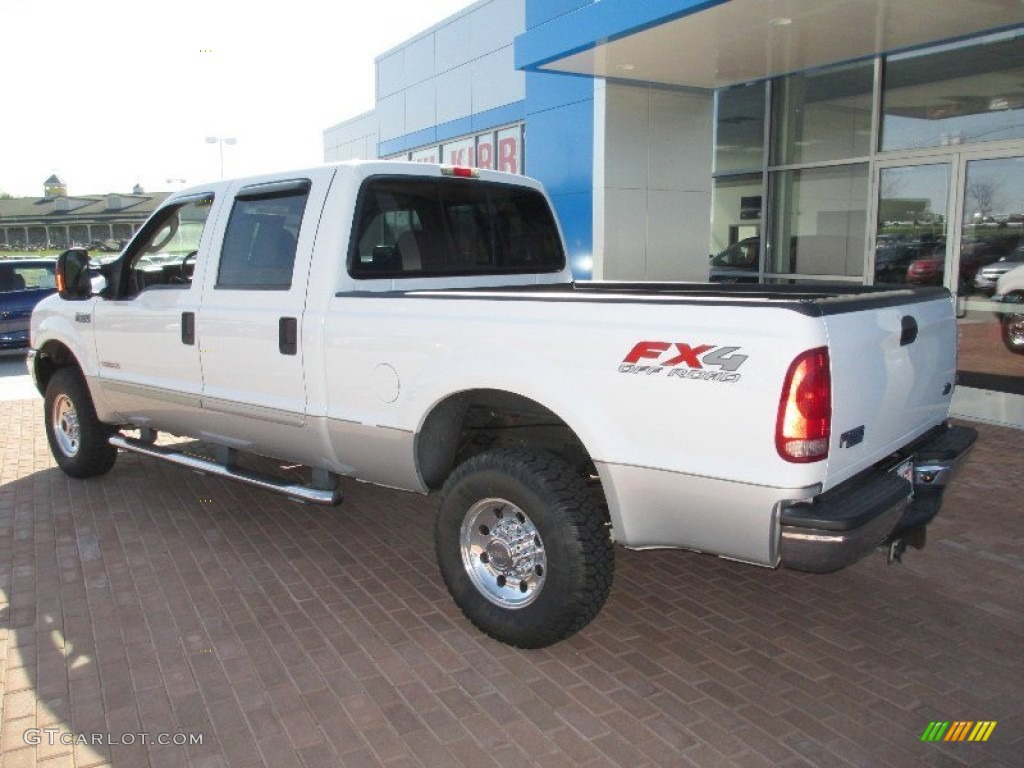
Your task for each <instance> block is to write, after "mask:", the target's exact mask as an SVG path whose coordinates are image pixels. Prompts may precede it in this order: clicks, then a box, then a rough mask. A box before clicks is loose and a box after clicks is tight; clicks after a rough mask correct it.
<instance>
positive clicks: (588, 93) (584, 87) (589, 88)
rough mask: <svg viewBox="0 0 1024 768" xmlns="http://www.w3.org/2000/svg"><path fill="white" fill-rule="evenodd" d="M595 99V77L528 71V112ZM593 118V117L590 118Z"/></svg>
mask: <svg viewBox="0 0 1024 768" xmlns="http://www.w3.org/2000/svg"><path fill="white" fill-rule="evenodd" d="M593 100H594V79H593V78H592V77H577V76H576V75H561V74H556V73H547V72H527V73H526V114H527V116H528V117H529V116H530V115H535V114H537V113H538V112H543V111H545V110H547V109H554V108H556V107H563V106H565V105H566V104H572V103H574V102H581V101H589V102H593ZM590 119H591V120H593V117H591V118H590Z"/></svg>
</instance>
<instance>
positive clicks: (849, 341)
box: [28, 161, 976, 647]
mask: <svg viewBox="0 0 1024 768" xmlns="http://www.w3.org/2000/svg"><path fill="white" fill-rule="evenodd" d="M56 278H57V283H58V288H59V293H58V295H56V296H53V297H51V298H49V299H46V300H45V301H43V302H42V303H41V304H40V305H39V306H38V307H37V308H36V310H35V313H34V315H33V318H32V337H31V338H32V351H31V354H30V357H29V361H28V365H29V369H30V370H31V372H32V374H33V376H34V380H35V382H36V385H37V387H38V388H39V391H40V392H41V393H43V394H44V398H45V419H46V431H47V436H48V439H49V442H50V446H51V448H52V451H53V455H54V457H55V459H56V461H57V464H58V465H59V466H60V467H61V468H62V469H63V470H64V471H65V472H66V473H68V474H69V475H71V476H73V477H89V476H95V475H100V474H102V473H104V472H107V471H108V470H110V469H111V468H112V467H113V465H114V462H115V459H116V457H117V455H118V451H119V450H124V451H135V452H138V453H142V454H145V455H148V456H152V457H154V458H159V459H165V460H168V461H171V462H175V463H177V464H180V465H183V466H185V467H190V468H193V469H198V470H200V471H204V472H208V473H213V474H217V475H222V476H227V477H232V478H235V479H238V480H241V481H244V482H248V483H253V484H256V485H259V486H261V487H264V488H267V489H270V490H277V491H281V492H283V493H285V494H287V495H289V496H292V497H294V498H297V499H301V500H305V501H307V502H316V503H325V504H334V503H337V502H339V501H340V498H341V490H340V489H341V485H340V483H339V477H341V476H343V477H349V478H355V479H356V480H361V481H367V482H372V483H379V484H382V485H386V486H391V487H395V488H399V489H405V490H408V491H415V492H419V493H427V492H428V491H431V490H434V489H439V490H440V503H439V509H438V513H437V517H436V521H435V523H434V526H435V542H436V553H437V560H438V564H439V567H440V570H441V574H442V576H443V578H444V580H445V582H446V583H447V585H448V588H449V591H450V592H451V594H452V596H453V598H454V599H455V601H456V602H457V604H458V605H459V607H460V608H461V609H462V611H463V612H464V613H465V615H466V616H467V618H468V619H469V620H471V621H472V622H473V623H474V624H475V625H476V626H477V627H479V628H480V629H482V630H483V631H484V632H486V633H488V634H489V635H491V636H492V637H495V638H497V639H500V640H502V641H505V642H507V643H511V644H513V645H516V646H520V647H541V646H545V645H548V644H551V643H554V642H557V641H558V640H561V639H562V638H565V637H567V636H569V635H571V634H572V633H574V632H576V631H578V630H580V629H581V628H582V627H584V626H585V625H586V624H587V623H588V622H589V621H590V620H591V619H592V618H593V617H594V616H595V615H596V614H597V613H598V611H599V610H600V608H601V606H602V604H603V603H604V601H605V598H606V597H607V595H608V592H609V589H610V586H611V580H612V573H613V561H614V548H613V542H617V543H619V544H621V545H624V546H626V547H632V548H650V547H682V548H687V549H691V550H698V551H702V552H707V553H713V554H716V555H719V556H721V557H725V558H729V559H733V560H739V561H745V562H748V563H755V564H758V565H762V566H769V567H774V566H779V565H782V566H787V567H791V568H795V569H801V570H805V571H818V572H824V571H830V570H835V569H838V568H841V567H843V566H846V565H848V564H850V563H852V562H853V561H855V560H857V559H858V558H860V557H861V556H863V555H864V554H866V553H868V552H871V551H872V550H875V549H876V548H880V547H881V548H883V551H884V549H885V548H886V547H888V549H889V551H890V553H895V554H899V553H900V552H901V551H902V547H903V546H904V544H905V543H907V542H910V543H915V542H916V543H921V539H922V532H923V530H924V526H925V525H926V524H927V523H928V522H929V521H930V520H931V519H932V517H933V516H934V515H935V513H936V512H937V511H938V509H939V505H940V503H941V500H942V495H943V490H944V488H945V486H946V484H947V483H948V481H949V478H950V476H951V474H952V472H953V470H954V468H955V467H956V465H957V463H958V462H959V460H960V459H961V458H962V457H963V456H964V455H965V454H966V453H967V451H968V450H969V448H970V447H971V445H972V444H973V442H974V439H975V437H976V433H975V431H974V430H972V429H970V428H967V427H960V426H950V425H949V424H948V423H947V413H948V408H949V404H950V398H951V397H952V392H953V387H954V377H955V368H956V327H955V321H954V313H953V305H952V302H951V299H950V296H949V294H948V293H947V292H946V291H945V290H944V289H941V288H919V289H913V288H901V289H888V288H887V289H876V288H872V287H860V286H854V287H835V286H823V287H806V286H800V285H791V286H780V287H767V286H762V285H731V286H725V287H723V286H712V285H700V284H645V283H600V282H594V283H582V282H574V281H573V277H572V273H571V271H570V269H569V267H568V265H567V263H566V256H565V248H564V246H563V242H562V237H561V235H560V232H559V228H558V224H557V222H556V219H555V217H554V215H553V213H552V210H551V206H550V204H549V201H548V200H547V198H546V196H545V194H544V191H543V189H542V187H541V186H540V185H539V184H538V183H536V182H534V181H532V180H530V179H526V178H523V177H519V176H510V175H504V174H500V173H493V172H489V171H478V170H475V169H466V168H451V167H441V166H426V165H420V164H410V163H395V162H380V161H376V162H359V163H345V164H338V165H332V166H327V167H320V168H314V169H310V170H301V171H294V172H290V173H284V174H276V175H273V176H264V177H259V178H249V179H241V180H235V181H224V182H220V183H214V184H209V185H206V186H202V187H198V188H195V189H191V190H187V191H182V192H179V193H176V194H174V195H173V196H171V197H170V198H168V199H167V201H166V202H165V203H164V205H163V206H162V207H161V208H160V209H159V210H157V211H156V212H155V213H154V214H153V216H152V218H151V219H150V220H149V222H148V223H147V224H145V225H144V226H143V227H142V229H141V230H140V231H139V233H138V234H137V235H136V237H135V238H134V239H133V240H132V242H131V243H130V244H129V245H128V246H127V247H126V249H125V250H124V252H123V253H121V254H120V256H119V257H117V258H116V260H112V261H111V262H109V263H104V264H97V263H93V262H90V261H89V258H88V254H86V253H85V252H83V251H80V250H71V251H68V252H66V253H65V254H63V255H62V256H61V257H60V259H59V263H58V267H57V274H56ZM160 432H166V433H170V434H173V435H178V436H184V437H190V438H193V439H194V440H193V441H192V442H191V443H189V442H184V443H182V442H181V441H179V442H178V443H177V444H176V445H168V444H167V441H165V440H164V441H161V440H158V434H159V433H160ZM128 433H130V434H128ZM197 441H198V442H197ZM197 444H198V445H199V446H201V447H202V446H205V448H204V450H205V454H204V453H203V451H198V450H196V449H194V448H190V447H189V446H195V445H197ZM181 445H185V446H186V447H185V448H181V447H180V446H181ZM176 446H177V447H176ZM249 454H254V455H260V456H265V457H272V458H275V459H279V460H282V461H286V462H289V463H291V464H299V465H302V466H304V467H307V468H308V477H309V482H308V483H300V484H296V483H295V482H294V481H289V480H285V479H281V478H278V477H276V476H275V475H273V474H270V475H268V474H260V473H257V472H255V471H253V470H252V469H251V467H250V468H246V460H247V456H248V455H249ZM249 463H250V464H251V462H249ZM264 463H265V462H264Z"/></svg>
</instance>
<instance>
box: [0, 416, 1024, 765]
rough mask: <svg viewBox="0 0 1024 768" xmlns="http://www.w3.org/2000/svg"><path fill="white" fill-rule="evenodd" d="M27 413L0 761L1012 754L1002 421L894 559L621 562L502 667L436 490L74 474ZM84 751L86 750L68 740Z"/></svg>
mask: <svg viewBox="0 0 1024 768" xmlns="http://www.w3.org/2000/svg"><path fill="white" fill-rule="evenodd" d="M40 410H41V404H40V402H39V401H38V400H35V401H16V402H5V403H0V441H2V443H0V483H2V485H0V609H2V611H0V633H2V634H0V681H2V689H0V690H2V694H3V696H2V730H0V762H2V764H3V766H5V768H15V766H22V765H39V766H50V767H52V768H56V767H57V766H79V767H80V768H84V767H85V766H95V765H105V764H107V763H109V764H112V765H115V766H126V767H128V768H136V767H139V766H147V765H151V766H154V767H167V768H170V767H171V766H198V767H201V768H215V767H216V766H231V767H232V768H235V767H237V768H245V767H246V766H261V765H266V766H273V768H285V767H286V766H307V768H315V767H319V766H352V767H353V768H355V767H356V766H369V765H387V766H394V767H395V768H399V767H404V766H429V767H430V768H433V767H434V766H444V765H464V766H472V767H473V768H483V767H484V766H495V765H499V766H523V765H542V766H566V765H623V766H630V768H633V767H635V766H640V765H666V766H667V765H671V766H676V765H698V766H714V765H741V766H796V765H801V766H802V765H816V766H822V765H830V766H831V765H838V766H845V765H886V764H888V765H908V766H909V765H961V764H963V765H1007V766H1010V765H1020V755H1021V754H1024V738H1022V737H1024V723H1022V719H1021V713H1022V711H1024V663H1022V662H1024V556H1022V553H1024V518H1022V516H1021V510H1022V505H1021V500H1020V492H1019V487H1020V478H1021V477H1024V450H1022V438H1024V434H1022V433H1021V432H1019V431H1014V430H1008V429H999V428H995V427H983V428H982V430H981V431H982V440H981V443H980V445H979V447H978V449H977V450H976V451H975V453H974V454H973V456H972V458H971V460H970V464H969V466H968V468H967V469H966V471H965V472H964V473H963V474H962V475H961V477H960V478H959V480H958V484H957V485H956V487H955V489H954V491H953V492H952V493H951V494H950V495H949V496H948V498H947V503H946V507H945V509H944V511H943V514H942V515H941V516H940V518H939V519H938V520H937V521H936V522H935V523H934V524H933V526H932V528H931V531H930V542H929V545H928V547H927V548H926V549H925V550H924V551H923V552H911V553H909V555H908V557H907V559H906V562H905V563H904V564H903V565H900V566H892V567H888V566H886V564H885V562H884V560H883V559H882V558H881V557H878V556H872V557H870V558H868V559H867V560H865V561H863V562H861V563H859V564H857V565H855V566H854V567H852V568H849V569H847V570H846V571H843V572H841V573H837V574H832V575H827V576H812V575H805V574H799V573H792V572H787V571H771V570H766V569H761V568H756V567H752V566H744V565H740V564H736V563H730V562H727V561H724V560H719V559H716V558H713V557H710V556H706V555H698V554H693V553H688V552H677V551H659V552H649V553H636V552H627V551H624V550H621V549H619V550H618V551H617V572H616V582H615V588H614V590H613V591H612V595H611V598H610V599H609V601H608V604H607V605H606V607H605V609H604V611H603V612H602V613H601V614H600V615H599V616H598V618H597V620H596V621H594V622H593V623H592V624H591V625H590V626H589V627H587V628H586V629H585V630H584V631H583V632H582V633H581V634H579V635H577V636H576V637H574V638H572V639H571V640H569V641H566V642H563V643H561V644H559V645H557V646H555V647H552V648H549V649H546V650H542V651H518V650H515V649H512V648H508V647H506V646H503V645H501V644H498V643H496V642H493V641H491V640H489V639H488V638H486V637H484V636H483V635H481V634H480V633H478V632H476V631H475V630H474V629H473V628H472V627H471V626H470V625H469V624H468V622H466V621H465V620H464V619H463V618H462V616H461V614H459V612H458V610H457V609H456V608H455V607H454V605H453V604H452V602H451V600H450V599H449V598H448V595H447V593H446V591H445V588H444V585H443V583H442V581H441V579H440V577H439V576H438V574H437V570H436V567H435V563H434V556H433V550H432V543H431V541H432V539H431V535H432V534H431V529H432V519H433V509H434V505H435V503H436V499H435V498H432V497H431V498H422V497H419V496H416V495H414V494H407V493H400V492H396V491H388V490H383V489H379V488H373V487H369V486H365V485H360V484H357V483H354V482H347V481H346V482H345V484H344V490H345V493H346V496H347V498H346V501H345V503H344V504H343V505H342V506H341V507H340V508H337V509H329V508H328V509H325V508H317V507H311V506H301V505H298V504H295V503H293V502H290V501H288V500H287V499H284V498H282V497H279V496H276V495H272V494H269V493H265V492H261V491H257V490H255V489H249V488H246V487H243V486H241V485H237V484H232V483H229V482H226V481H220V480H216V479H213V478H209V477H203V476H200V475H196V474H194V473H190V472H187V471H185V470H182V469H179V468H175V467H172V466H170V465H167V464H165V463H162V462H157V461H154V460H150V459H143V458H140V457H136V456H132V455H122V456H121V457H120V459H119V461H118V464H117V466H116V467H115V468H114V470H113V471H112V472H111V473H110V474H108V475H107V476H106V477H104V478H101V479H98V480H91V481H86V482H82V481H74V480H70V479H68V478H66V477H65V476H64V475H63V474H62V473H61V472H59V471H58V470H56V469H54V467H53V462H52V460H51V458H50V456H49V452H48V450H47V448H46V440H45V437H44V434H43V431H42V427H41V418H40ZM682 502H683V503H685V500H682ZM933 720H972V721H977V720H995V721H997V722H998V725H997V726H996V728H995V730H994V731H993V733H992V736H991V738H990V740H989V741H988V742H987V743H956V744H954V743H948V744H946V743H943V744H932V743H922V742H921V741H920V737H921V735H922V733H923V731H924V729H925V727H926V726H927V725H928V723H929V722H930V721H933ZM31 729H38V730H31ZM45 729H50V730H49V731H47V730H45ZM36 734H37V735H38V738H37V739H33V738H32V736H33V735H36ZM51 734H52V738H51ZM133 734H136V735H133ZM137 734H146V735H147V738H148V739H157V738H158V736H159V735H160V734H170V735H172V736H173V737H174V738H175V739H180V738H186V739H187V738H189V736H191V735H201V736H202V743H201V744H186V745H175V744H167V745H162V744H143V743H142V737H141V736H139V735H137ZM26 735H27V736H28V740H29V741H38V742H39V743H38V744H30V743H26ZM83 737H84V739H85V740H92V739H99V740H98V741H97V742H96V743H91V744H87V743H71V744H65V743H62V741H68V740H71V741H74V740H79V741H81V740H82V739H83ZM50 741H52V743H50ZM131 741H134V743H117V742H131ZM112 742H113V743H112Z"/></svg>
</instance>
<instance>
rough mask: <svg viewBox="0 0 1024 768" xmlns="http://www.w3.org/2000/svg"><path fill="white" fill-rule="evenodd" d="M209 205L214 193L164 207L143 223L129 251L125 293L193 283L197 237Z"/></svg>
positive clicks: (197, 249)
mask: <svg viewBox="0 0 1024 768" xmlns="http://www.w3.org/2000/svg"><path fill="white" fill-rule="evenodd" d="M212 206H213V195H204V196H202V197H198V198H195V199H193V200H189V201H188V202H185V203H181V204H180V205H174V206H170V207H168V208H165V209H164V210H163V211H161V212H160V213H158V214H157V215H156V216H155V217H154V218H153V220H152V221H150V222H149V223H148V224H146V227H145V228H144V229H143V231H142V233H141V234H140V239H139V240H138V241H137V242H136V243H133V244H132V246H131V250H130V252H129V255H128V263H129V267H128V287H127V291H126V293H127V294H128V295H135V294H137V293H139V292H140V291H143V290H145V289H146V288H153V287H162V288H187V287H189V286H190V285H191V284H192V272H193V269H194V268H195V263H196V255H197V254H198V252H199V241H200V240H201V239H202V236H203V230H204V229H205V228H206V219H207V217H209V215H210V209H211V207H212Z"/></svg>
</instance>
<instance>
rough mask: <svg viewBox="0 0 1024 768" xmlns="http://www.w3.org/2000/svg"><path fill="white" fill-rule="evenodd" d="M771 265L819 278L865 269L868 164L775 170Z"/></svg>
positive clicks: (856, 275)
mask: <svg viewBox="0 0 1024 768" xmlns="http://www.w3.org/2000/svg"><path fill="white" fill-rule="evenodd" d="M770 183H771V188H772V199H773V201H774V205H773V217H772V224H773V226H772V235H771V243H770V248H769V252H768V256H767V258H768V267H767V271H768V272H772V273H776V274H784V275H802V276H807V277H816V278H819V279H834V278H860V277H861V276H862V275H863V274H864V253H865V245H864V240H865V228H866V224H867V210H866V209H867V200H868V184H869V179H868V164H867V163H856V164H852V165H837V166H828V167H825V168H809V169H803V170H790V171H777V172H775V173H773V174H771V177H770Z"/></svg>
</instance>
